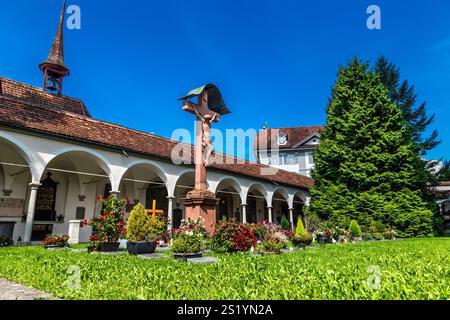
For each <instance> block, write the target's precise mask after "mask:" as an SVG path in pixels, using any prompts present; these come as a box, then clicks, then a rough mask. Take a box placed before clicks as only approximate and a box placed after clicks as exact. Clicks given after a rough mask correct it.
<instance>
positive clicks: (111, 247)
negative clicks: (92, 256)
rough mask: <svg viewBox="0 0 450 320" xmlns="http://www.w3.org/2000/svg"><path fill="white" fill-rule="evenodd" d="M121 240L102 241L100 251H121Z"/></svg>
mask: <svg viewBox="0 0 450 320" xmlns="http://www.w3.org/2000/svg"><path fill="white" fill-rule="evenodd" d="M119 246H120V242H100V245H99V248H98V250H99V251H100V252H114V251H119Z"/></svg>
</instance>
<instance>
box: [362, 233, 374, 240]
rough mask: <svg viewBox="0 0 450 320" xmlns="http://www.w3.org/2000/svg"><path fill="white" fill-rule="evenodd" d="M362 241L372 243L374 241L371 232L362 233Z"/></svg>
mask: <svg viewBox="0 0 450 320" xmlns="http://www.w3.org/2000/svg"><path fill="white" fill-rule="evenodd" d="M362 239H363V240H364V241H373V240H374V236H373V233H372V232H364V233H362Z"/></svg>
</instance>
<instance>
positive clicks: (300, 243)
mask: <svg viewBox="0 0 450 320" xmlns="http://www.w3.org/2000/svg"><path fill="white" fill-rule="evenodd" d="M312 240H313V237H312V235H311V234H310V233H309V232H308V231H306V230H305V227H304V226H303V221H302V219H301V218H300V217H299V218H298V220H297V228H295V235H294V237H293V238H292V244H293V245H294V246H296V247H306V246H309V245H310V244H311V243H312Z"/></svg>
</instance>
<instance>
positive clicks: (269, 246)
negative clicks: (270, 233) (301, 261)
mask: <svg viewBox="0 0 450 320" xmlns="http://www.w3.org/2000/svg"><path fill="white" fill-rule="evenodd" d="M284 246H285V244H284V243H282V242H279V241H276V240H266V241H263V242H261V243H258V245H257V246H256V251H257V252H261V253H264V252H269V253H280V251H281V249H283V248H284Z"/></svg>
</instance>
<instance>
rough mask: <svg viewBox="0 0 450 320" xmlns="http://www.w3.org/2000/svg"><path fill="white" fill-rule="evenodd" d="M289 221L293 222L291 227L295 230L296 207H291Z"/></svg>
mask: <svg viewBox="0 0 450 320" xmlns="http://www.w3.org/2000/svg"><path fill="white" fill-rule="evenodd" d="M289 222H290V223H291V228H292V230H294V209H293V208H289Z"/></svg>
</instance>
